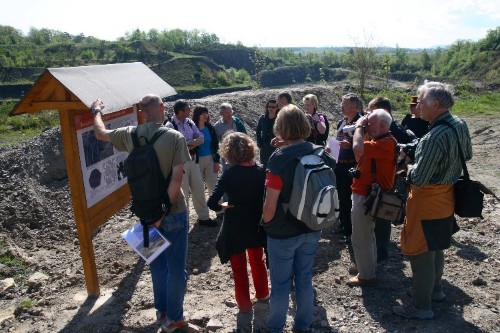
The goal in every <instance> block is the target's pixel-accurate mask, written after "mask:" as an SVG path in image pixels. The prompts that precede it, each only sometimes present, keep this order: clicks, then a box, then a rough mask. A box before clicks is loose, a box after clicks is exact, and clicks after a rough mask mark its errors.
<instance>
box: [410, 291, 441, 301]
mask: <svg viewBox="0 0 500 333" xmlns="http://www.w3.org/2000/svg"><path fill="white" fill-rule="evenodd" d="M411 291H412V288H408V289H406V294H407V295H408V296H410V297H413V295H412V294H411ZM445 298H446V294H445V293H444V292H443V291H442V290H440V291H434V292H432V294H431V300H432V301H433V302H443V301H444V300H445Z"/></svg>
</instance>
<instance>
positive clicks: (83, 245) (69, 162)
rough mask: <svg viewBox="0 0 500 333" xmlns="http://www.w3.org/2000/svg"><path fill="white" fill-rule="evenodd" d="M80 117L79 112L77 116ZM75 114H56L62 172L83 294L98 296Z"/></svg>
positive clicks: (60, 112)
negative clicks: (64, 172) (65, 177)
mask: <svg viewBox="0 0 500 333" xmlns="http://www.w3.org/2000/svg"><path fill="white" fill-rule="evenodd" d="M80 113H81V112H80ZM76 114H78V113H77V112H67V110H65V111H61V110H59V120H60V123H61V134H62V139H63V144H64V154H65V156H66V168H67V170H68V181H69V188H70V191H71V199H72V202H73V212H74V215H75V222H76V227H77V230H78V240H79V242H80V252H81V256H82V262H83V271H84V274H85V282H86V284H87V293H88V294H89V295H90V296H96V297H97V296H99V293H100V290H99V280H98V278H97V267H96V264H95V256H94V246H93V244H92V228H91V226H90V223H89V216H88V210H87V201H86V198H85V187H84V184H83V181H82V172H81V168H80V158H79V152H78V143H77V140H76V130H75V122H74V117H75V115H76Z"/></svg>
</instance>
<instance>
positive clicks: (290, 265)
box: [267, 231, 321, 332]
mask: <svg viewBox="0 0 500 333" xmlns="http://www.w3.org/2000/svg"><path fill="white" fill-rule="evenodd" d="M320 238H321V231H316V232H310V233H307V234H302V235H299V236H296V237H291V238H286V239H275V238H271V237H268V238H267V247H268V253H269V266H270V279H271V298H270V311H269V318H268V321H267V326H268V329H269V331H271V332H281V331H283V328H284V327H285V321H286V313H287V311H288V298H289V295H290V288H291V281H292V276H293V279H294V281H295V299H296V303H297V311H296V313H295V316H294V327H295V328H296V329H309V328H310V326H311V323H312V314H313V302H314V294H313V293H314V292H313V287H312V268H313V263H314V257H315V256H316V250H317V249H318V241H319V239H320Z"/></svg>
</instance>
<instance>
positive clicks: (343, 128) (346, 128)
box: [342, 125, 356, 134]
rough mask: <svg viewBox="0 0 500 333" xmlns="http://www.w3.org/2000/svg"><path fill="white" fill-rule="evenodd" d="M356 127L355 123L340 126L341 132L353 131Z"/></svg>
mask: <svg viewBox="0 0 500 333" xmlns="http://www.w3.org/2000/svg"><path fill="white" fill-rule="evenodd" d="M355 129H356V125H347V126H344V127H342V133H344V134H347V133H354V130H355Z"/></svg>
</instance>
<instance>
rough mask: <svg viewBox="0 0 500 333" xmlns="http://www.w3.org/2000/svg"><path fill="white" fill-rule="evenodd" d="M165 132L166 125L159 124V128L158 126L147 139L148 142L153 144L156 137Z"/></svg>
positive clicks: (166, 130) (166, 129)
mask: <svg viewBox="0 0 500 333" xmlns="http://www.w3.org/2000/svg"><path fill="white" fill-rule="evenodd" d="M165 132H168V127H165V126H161V127H160V128H158V129H157V130H156V132H155V134H154V135H153V136H152V137H151V139H150V140H149V142H148V144H150V145H153V144H154V143H155V141H156V140H158V138H159V137H160V136H161V135H162V134H163V133H165Z"/></svg>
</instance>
